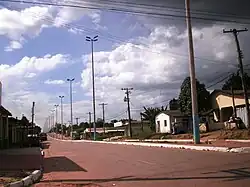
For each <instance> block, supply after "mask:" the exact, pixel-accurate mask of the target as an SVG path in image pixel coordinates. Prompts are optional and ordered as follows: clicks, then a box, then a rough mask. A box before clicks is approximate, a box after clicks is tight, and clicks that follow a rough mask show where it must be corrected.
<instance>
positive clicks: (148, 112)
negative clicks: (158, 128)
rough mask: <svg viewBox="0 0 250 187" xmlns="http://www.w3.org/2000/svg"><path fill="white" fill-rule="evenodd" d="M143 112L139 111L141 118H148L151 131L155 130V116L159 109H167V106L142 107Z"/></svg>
mask: <svg viewBox="0 0 250 187" xmlns="http://www.w3.org/2000/svg"><path fill="white" fill-rule="evenodd" d="M143 108H144V112H142V113H141V115H142V117H143V120H148V121H150V128H151V130H152V131H154V130H155V117H156V115H157V114H159V113H160V112H161V111H165V110H167V107H164V106H162V107H161V108H157V107H155V108H153V107H149V108H146V107H143Z"/></svg>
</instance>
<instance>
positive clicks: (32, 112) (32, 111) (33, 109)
mask: <svg viewBox="0 0 250 187" xmlns="http://www.w3.org/2000/svg"><path fill="white" fill-rule="evenodd" d="M34 116H35V102H33V103H32V109H31V127H32V136H33V134H34Z"/></svg>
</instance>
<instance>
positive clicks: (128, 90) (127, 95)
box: [122, 88, 133, 138]
mask: <svg viewBox="0 0 250 187" xmlns="http://www.w3.org/2000/svg"><path fill="white" fill-rule="evenodd" d="M122 90H125V94H126V96H125V97H124V102H127V104H128V123H129V134H130V137H131V138H132V125H131V115H130V103H129V101H130V98H129V94H131V91H130V90H133V88H122Z"/></svg>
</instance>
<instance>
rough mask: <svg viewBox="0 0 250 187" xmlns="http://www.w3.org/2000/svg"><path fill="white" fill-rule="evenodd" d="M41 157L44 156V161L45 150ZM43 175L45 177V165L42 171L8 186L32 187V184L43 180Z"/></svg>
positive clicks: (34, 172) (37, 171)
mask: <svg viewBox="0 0 250 187" xmlns="http://www.w3.org/2000/svg"><path fill="white" fill-rule="evenodd" d="M40 150H41V149H40ZM41 155H42V159H43V157H44V151H43V150H41ZM42 163H43V162H42ZM42 175H43V165H41V168H40V170H35V171H33V172H32V173H31V174H30V175H29V176H27V177H25V178H23V179H22V180H20V181H16V182H12V183H10V184H8V185H7V186H8V187H24V186H31V185H32V184H34V183H36V182H38V181H39V180H40V179H41V178H42Z"/></svg>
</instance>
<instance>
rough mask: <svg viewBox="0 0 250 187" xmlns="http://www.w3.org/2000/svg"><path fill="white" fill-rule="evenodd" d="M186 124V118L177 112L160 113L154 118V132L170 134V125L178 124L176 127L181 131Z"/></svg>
mask: <svg viewBox="0 0 250 187" xmlns="http://www.w3.org/2000/svg"><path fill="white" fill-rule="evenodd" d="M186 122H187V117H185V115H184V114H183V113H181V112H180V111H179V110H166V111H163V112H160V113H159V114H158V115H157V116H156V117H155V125H156V132H157V133H172V129H173V127H172V123H176V124H178V127H182V128H181V130H183V125H184V126H186V125H187V123H186ZM186 128H187V127H186ZM186 128H185V130H186ZM179 129H180V128H179Z"/></svg>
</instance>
